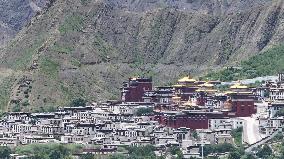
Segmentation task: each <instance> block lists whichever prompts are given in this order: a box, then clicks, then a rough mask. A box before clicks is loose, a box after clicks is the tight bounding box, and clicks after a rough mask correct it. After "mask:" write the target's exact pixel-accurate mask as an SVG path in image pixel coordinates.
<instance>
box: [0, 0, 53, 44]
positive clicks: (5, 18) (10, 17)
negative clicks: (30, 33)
mask: <svg viewBox="0 0 284 159" xmlns="http://www.w3.org/2000/svg"><path fill="white" fill-rule="evenodd" d="M47 2H48V1H47V0H2V1H0V15H1V16H0V46H3V45H4V44H7V42H8V41H9V40H10V39H12V38H13V37H14V36H15V35H16V34H17V33H18V32H19V31H20V29H22V27H23V26H24V25H25V24H27V23H28V22H29V20H30V19H31V18H32V17H33V16H34V15H35V14H36V13H37V12H40V11H42V9H43V8H44V7H46V4H47Z"/></svg>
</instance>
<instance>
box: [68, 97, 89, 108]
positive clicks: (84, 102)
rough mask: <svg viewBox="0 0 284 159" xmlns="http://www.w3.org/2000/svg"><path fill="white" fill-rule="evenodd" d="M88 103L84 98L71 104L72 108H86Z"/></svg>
mask: <svg viewBox="0 0 284 159" xmlns="http://www.w3.org/2000/svg"><path fill="white" fill-rule="evenodd" d="M86 103H87V101H86V100H85V99H83V98H77V99H74V100H73V101H72V102H71V103H70V106H71V107H78V106H86Z"/></svg>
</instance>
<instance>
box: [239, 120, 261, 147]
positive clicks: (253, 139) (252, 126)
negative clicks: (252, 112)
mask: <svg viewBox="0 0 284 159" xmlns="http://www.w3.org/2000/svg"><path fill="white" fill-rule="evenodd" d="M242 119H243V120H244V128H243V141H244V142H245V143H247V144H249V145H251V144H254V143H257V142H258V141H260V140H262V139H263V138H264V137H265V136H262V135H261V134H260V132H259V130H258V126H259V124H258V121H257V120H256V119H255V118H254V117H243V118H242Z"/></svg>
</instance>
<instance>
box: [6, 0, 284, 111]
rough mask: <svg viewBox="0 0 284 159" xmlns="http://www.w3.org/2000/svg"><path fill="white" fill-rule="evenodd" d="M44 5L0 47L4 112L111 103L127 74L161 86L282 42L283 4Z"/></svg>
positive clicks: (142, 1) (94, 0) (117, 1)
mask: <svg viewBox="0 0 284 159" xmlns="http://www.w3.org/2000/svg"><path fill="white" fill-rule="evenodd" d="M49 4H50V5H49V8H47V9H46V10H44V11H42V12H40V13H39V14H38V15H37V16H35V17H33V18H32V20H31V21H30V22H29V23H28V25H27V26H26V27H24V28H23V29H22V30H21V31H20V32H19V33H18V34H17V36H16V37H15V39H14V40H13V41H11V43H10V44H9V45H8V46H6V47H5V48H3V49H1V50H0V57H1V59H0V68H1V69H3V70H11V72H12V73H11V75H9V77H8V78H5V79H7V80H4V81H6V82H7V81H9V83H8V85H7V84H5V86H6V87H5V91H2V93H0V103H1V107H2V108H4V109H7V110H24V111H39V110H51V109H54V108H55V107H57V106H61V105H68V104H70V102H71V101H73V100H76V99H79V98H80V99H84V100H88V101H101V100H106V99H117V98H118V97H119V95H118V94H119V87H120V86H121V83H122V82H123V80H125V79H127V78H128V77H129V76H153V79H154V82H155V84H157V85H162V84H167V83H169V82H172V81H174V80H176V78H177V77H180V76H181V75H185V74H188V73H189V72H191V73H193V74H194V75H196V76H200V75H203V74H206V73H209V72H211V71H215V70H218V69H220V68H223V67H224V66H227V65H230V66H231V65H234V64H236V63H237V62H239V61H242V60H246V59H248V58H249V57H252V56H254V55H257V54H259V53H260V52H261V51H263V50H266V49H268V48H270V47H271V46H274V45H279V44H281V43H283V39H284V31H283V29H282V28H283V26H282V21H283V19H284V11H283V9H284V6H283V5H284V4H283V1H282V0H276V1H271V0H236V1H228V0H225V1H219V0H204V1H195V0H192V1H188V0H180V1H172V0H162V1H161V0H154V1H146V0H134V1H124V0H80V1H78V0H56V1H54V0H52V3H49ZM264 73H266V72H264ZM12 75H13V76H12ZM9 78H12V79H14V80H12V81H11V80H8V79H9ZM2 83H3V82H2Z"/></svg>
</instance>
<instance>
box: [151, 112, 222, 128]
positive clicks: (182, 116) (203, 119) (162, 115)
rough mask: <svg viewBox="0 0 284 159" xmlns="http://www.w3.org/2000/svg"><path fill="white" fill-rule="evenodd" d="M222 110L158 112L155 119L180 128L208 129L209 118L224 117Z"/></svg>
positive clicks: (163, 123)
mask: <svg viewBox="0 0 284 159" xmlns="http://www.w3.org/2000/svg"><path fill="white" fill-rule="evenodd" d="M223 117H224V114H223V113H222V112H202V111H183V112H182V113H181V112H173V111H169V112H157V113H156V116H155V119H156V120H157V121H158V122H159V123H160V124H162V125H165V126H168V127H172V128H179V127H187V128H191V129H208V128H209V123H208V122H209V119H214V118H218V119H219V118H223Z"/></svg>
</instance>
